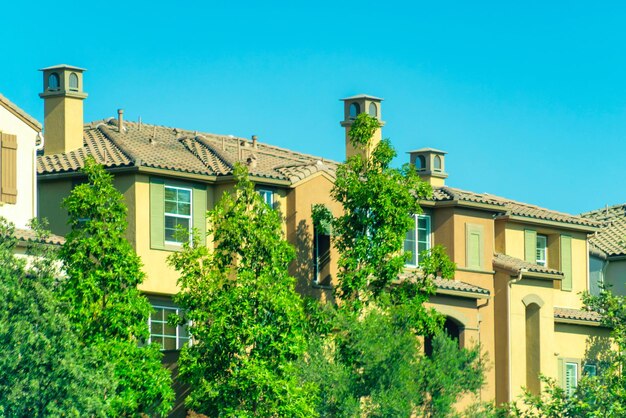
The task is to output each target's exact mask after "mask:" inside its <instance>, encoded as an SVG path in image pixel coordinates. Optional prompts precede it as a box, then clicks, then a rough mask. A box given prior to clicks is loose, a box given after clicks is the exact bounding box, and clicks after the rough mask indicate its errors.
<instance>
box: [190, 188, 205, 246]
mask: <svg viewBox="0 0 626 418" xmlns="http://www.w3.org/2000/svg"><path fill="white" fill-rule="evenodd" d="M206 202H207V196H206V187H205V186H200V185H194V186H193V202H192V204H193V227H194V228H196V229H197V230H198V233H199V234H200V236H199V238H200V245H203V246H206V210H207V203H206Z"/></svg>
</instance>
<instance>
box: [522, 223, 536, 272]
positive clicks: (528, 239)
mask: <svg viewBox="0 0 626 418" xmlns="http://www.w3.org/2000/svg"><path fill="white" fill-rule="evenodd" d="M524 260H526V261H528V262H529V263H533V264H535V263H536V262H537V231H533V230H532V229H525V230H524Z"/></svg>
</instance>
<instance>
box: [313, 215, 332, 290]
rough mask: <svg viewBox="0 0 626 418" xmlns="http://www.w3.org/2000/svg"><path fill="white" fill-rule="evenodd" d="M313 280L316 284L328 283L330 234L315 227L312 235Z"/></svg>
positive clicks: (329, 279)
mask: <svg viewBox="0 0 626 418" xmlns="http://www.w3.org/2000/svg"><path fill="white" fill-rule="evenodd" d="M313 252H314V254H313V264H314V269H315V272H314V274H315V275H314V276H313V277H314V278H313V281H314V283H315V284H318V285H330V282H331V277H330V234H329V233H328V231H324V230H322V229H321V228H318V227H315V229H314V237H313Z"/></svg>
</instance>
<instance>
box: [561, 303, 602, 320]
mask: <svg viewBox="0 0 626 418" xmlns="http://www.w3.org/2000/svg"><path fill="white" fill-rule="evenodd" d="M554 318H555V319H569V320H574V321H588V322H596V323H598V324H599V323H601V322H602V316H601V315H600V314H599V313H598V312H595V311H587V310H583V309H572V308H558V307H556V306H555V307H554Z"/></svg>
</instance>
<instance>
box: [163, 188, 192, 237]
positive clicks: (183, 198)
mask: <svg viewBox="0 0 626 418" xmlns="http://www.w3.org/2000/svg"><path fill="white" fill-rule="evenodd" d="M191 196H192V192H191V189H188V188H185V187H174V186H165V212H164V213H165V242H166V243H167V244H182V243H183V242H187V241H188V240H190V239H191V225H192V221H191V219H192V213H191V210H192V209H191V208H192V204H191ZM179 227H182V228H183V229H184V230H187V231H188V234H187V236H186V238H183V237H181V236H180V235H179V234H178V233H177V231H178V228H179Z"/></svg>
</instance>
